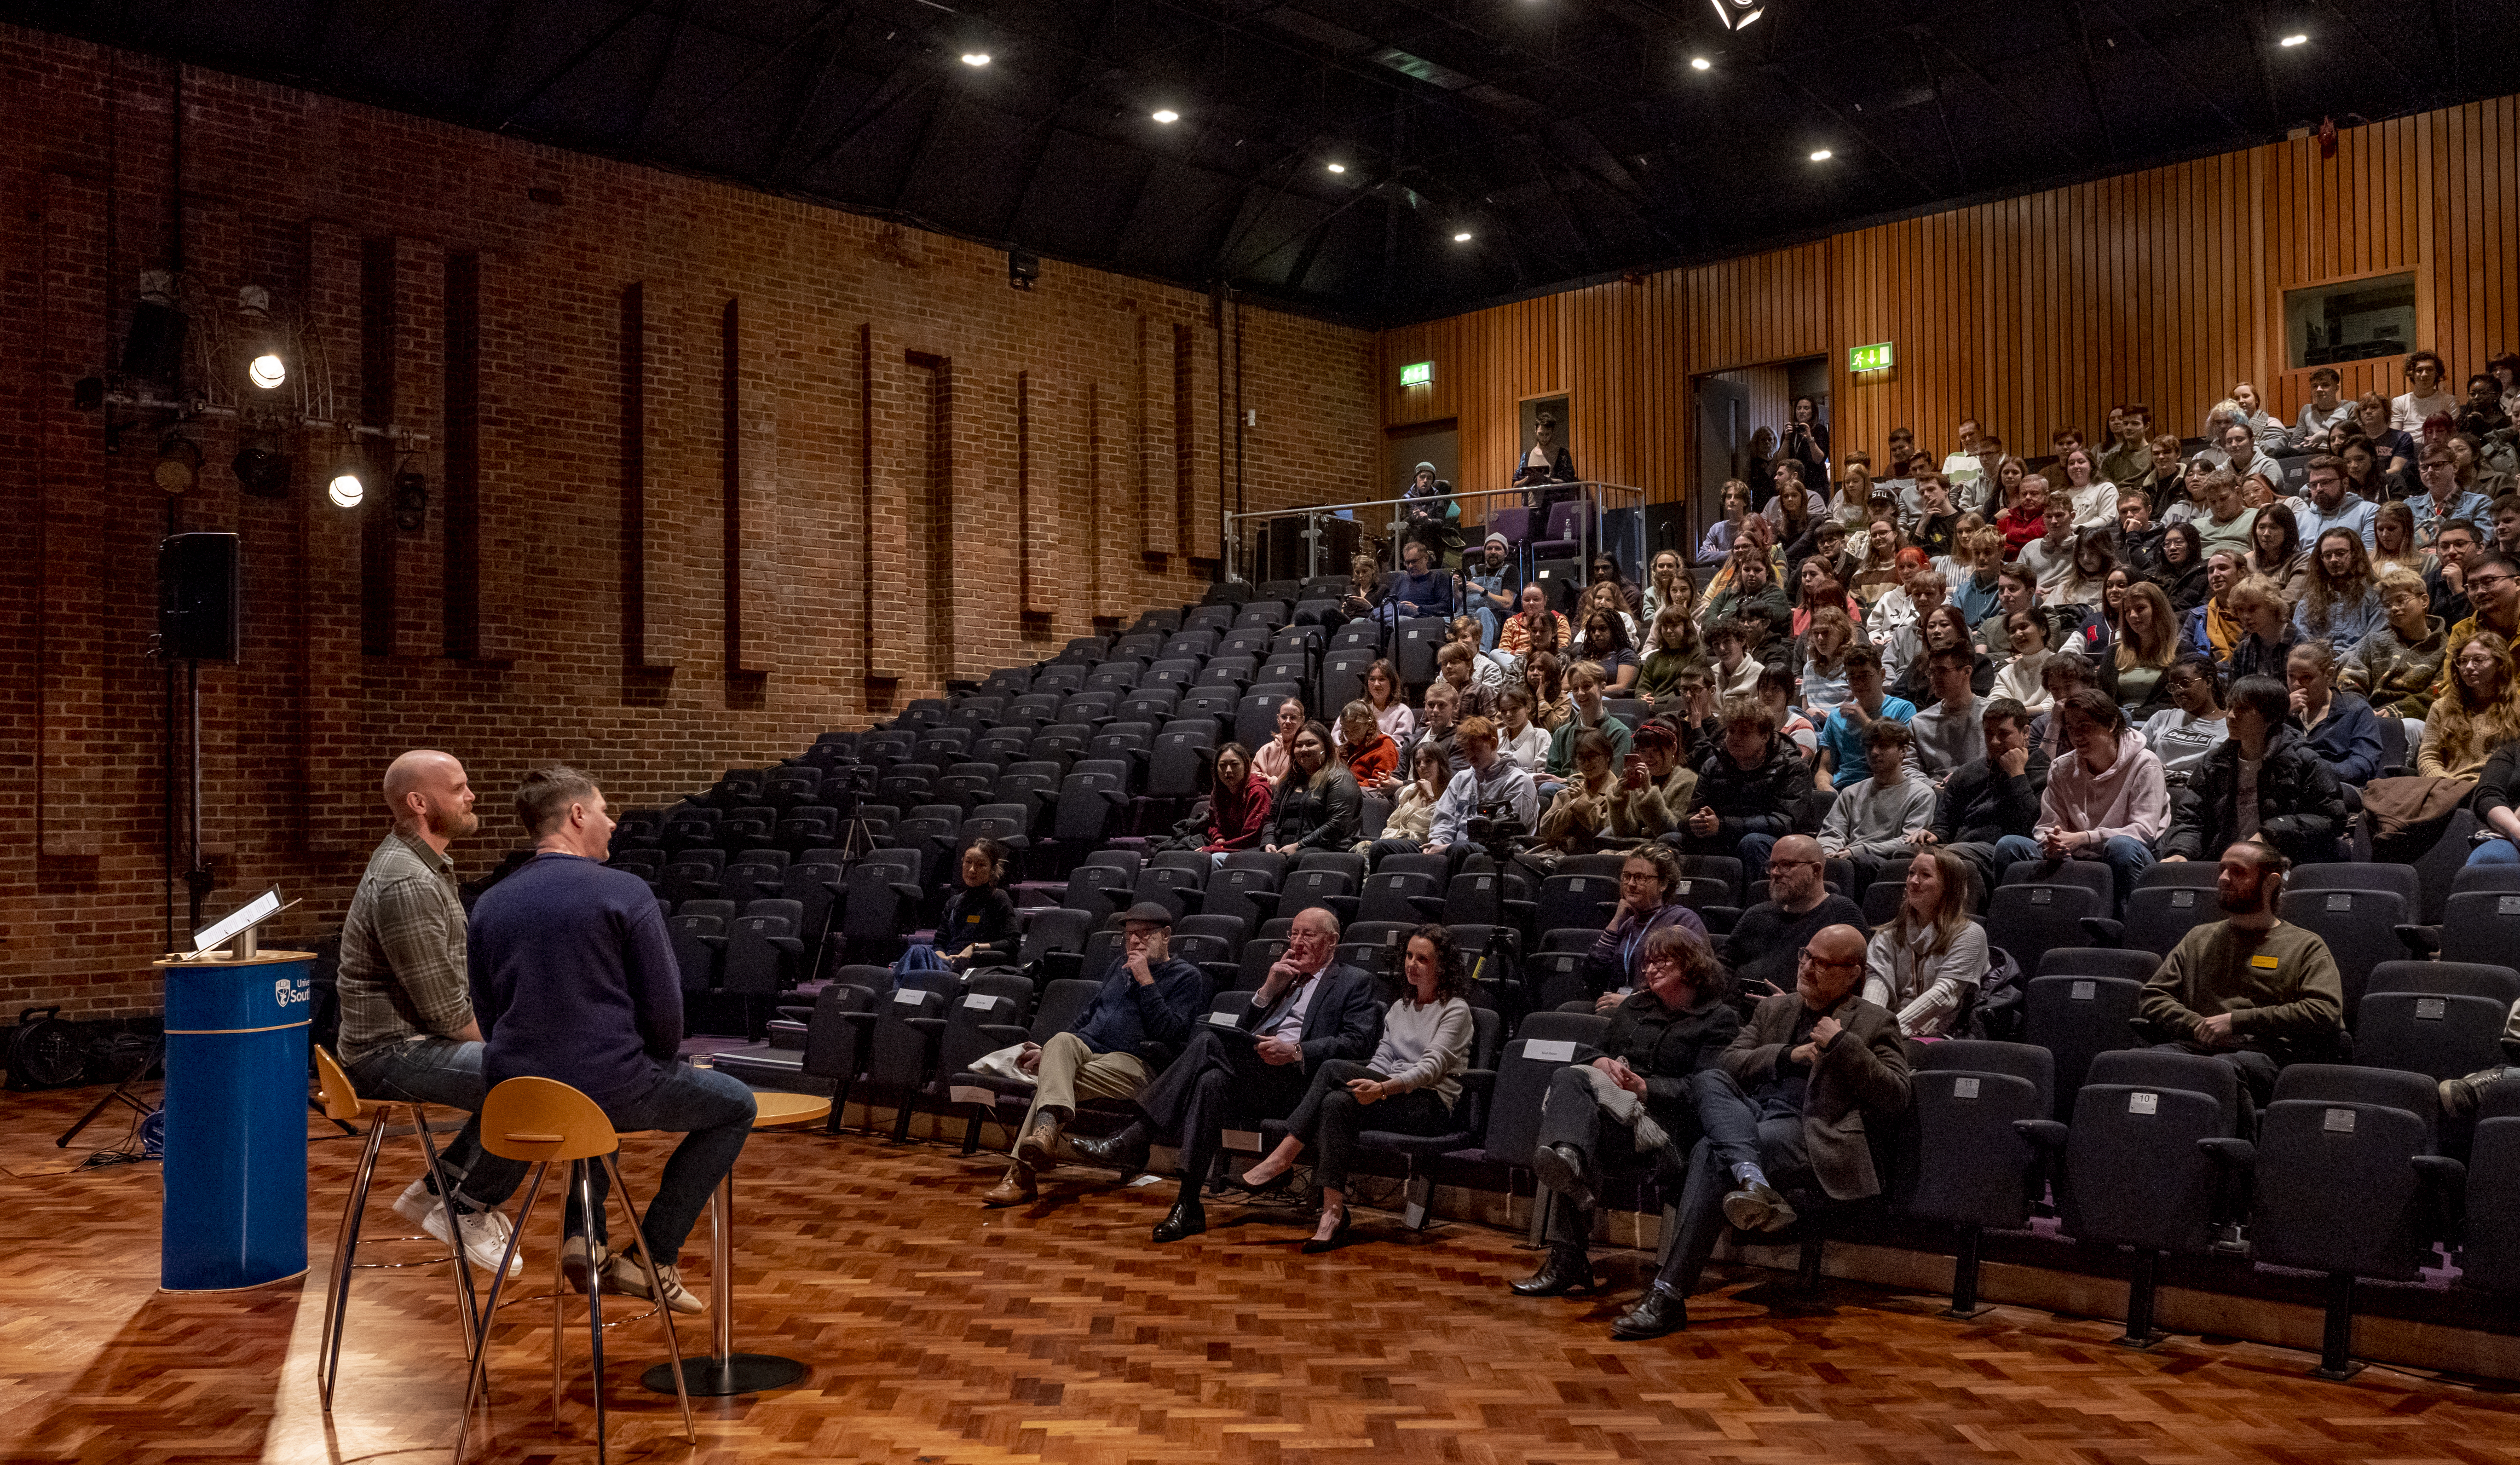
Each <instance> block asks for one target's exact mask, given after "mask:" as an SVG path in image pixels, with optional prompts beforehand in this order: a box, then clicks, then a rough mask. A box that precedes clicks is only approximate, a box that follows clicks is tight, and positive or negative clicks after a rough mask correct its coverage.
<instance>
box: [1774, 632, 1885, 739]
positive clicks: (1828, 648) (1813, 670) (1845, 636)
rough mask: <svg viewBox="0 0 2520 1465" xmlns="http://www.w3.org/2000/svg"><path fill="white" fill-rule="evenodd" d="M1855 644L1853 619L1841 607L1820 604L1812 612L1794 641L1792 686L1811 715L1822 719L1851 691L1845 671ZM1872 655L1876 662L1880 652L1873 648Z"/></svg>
mask: <svg viewBox="0 0 2520 1465" xmlns="http://www.w3.org/2000/svg"><path fill="white" fill-rule="evenodd" d="M1855 646H1856V630H1855V622H1854V621H1852V620H1850V619H1849V618H1848V617H1847V616H1846V614H1845V613H1844V612H1843V611H1840V610H1838V609H1836V608H1834V607H1831V606H1823V607H1822V608H1821V609H1820V610H1818V611H1816V612H1814V613H1813V615H1812V617H1811V622H1810V629H1809V630H1808V631H1806V632H1804V633H1803V637H1802V640H1801V641H1800V642H1799V643H1797V644H1796V646H1795V650H1796V652H1797V653H1798V654H1797V659H1796V662H1795V667H1794V671H1795V677H1794V682H1795V686H1796V687H1797V688H1798V689H1799V691H1800V697H1801V702H1802V705H1803V708H1804V710H1805V711H1807V712H1809V713H1810V715H1811V716H1813V717H1815V718H1819V719H1823V720H1825V719H1826V718H1827V717H1828V716H1829V714H1831V713H1833V712H1835V711H1836V710H1837V709H1838V708H1839V707H1840V706H1842V705H1844V704H1845V702H1846V700H1847V698H1848V697H1849V696H1850V695H1851V693H1850V691H1849V689H1848V686H1847V676H1846V673H1847V667H1848V666H1849V665H1850V664H1851V659H1852V658H1851V653H1852V652H1853V651H1854V650H1855ZM1866 649H1868V650H1869V649H1870V648H1869V647H1867V648H1866ZM1872 659H1873V661H1874V662H1875V663H1876V664H1877V663H1878V662H1879V661H1880V659H1881V658H1880V653H1879V652H1878V651H1875V652H1873V653H1872Z"/></svg>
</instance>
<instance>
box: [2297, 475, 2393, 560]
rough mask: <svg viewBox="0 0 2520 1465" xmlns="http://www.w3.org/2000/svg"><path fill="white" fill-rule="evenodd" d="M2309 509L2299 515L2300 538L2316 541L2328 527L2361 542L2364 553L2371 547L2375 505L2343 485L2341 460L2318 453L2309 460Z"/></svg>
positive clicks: (2307, 497) (2315, 542) (2376, 508)
mask: <svg viewBox="0 0 2520 1465" xmlns="http://www.w3.org/2000/svg"><path fill="white" fill-rule="evenodd" d="M2308 471H2309V475H2310V480H2309V489H2310V491H2309V493H2308V494H2307V495H2305V498H2306V499H2307V500H2308V505H2309V511H2308V512H2307V513H2305V514H2304V515H2303V516H2302V521H2301V524H2300V529H2301V534H2302V537H2303V538H2304V539H2306V540H2309V541H2310V542H2311V543H2313V544H2317V543H2318V539H2319V537H2320V536H2321V535H2323V534H2325V533H2326V532H2327V531H2328V530H2330V529H2343V530H2346V531H2348V532H2350V533H2352V534H2353V535H2354V537H2355V538H2357V539H2359V540H2361V541H2362V542H2363V549H2364V550H2365V551H2366V552H2367V551H2368V550H2370V548H2371V546H2372V540H2371V521H2372V517H2373V516H2374V515H2375V514H2376V513H2377V512H2378V511H2379V510H2378V507H2377V506H2376V505H2374V504H2372V503H2371V501H2369V500H2368V499H2365V498H2363V496H2362V495H2361V494H2358V493H2354V492H2351V491H2350V490H2348V489H2347V488H2346V486H2345V461H2344V460H2343V459H2341V458H2335V457H2332V456H2330V455H2328V454H2325V453H2321V454H2319V455H2318V457H2316V458H2313V459H2312V460H2311V461H2310V467H2309V470H2308Z"/></svg>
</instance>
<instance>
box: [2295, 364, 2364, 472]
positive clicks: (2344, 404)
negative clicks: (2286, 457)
mask: <svg viewBox="0 0 2520 1465" xmlns="http://www.w3.org/2000/svg"><path fill="white" fill-rule="evenodd" d="M2342 379H2343V378H2342V377H2339V376H2338V375H2337V373H2336V368H2334V367H2325V366H2323V367H2320V368H2318V370H2317V371H2314V372H2312V373H2311V374H2310V400H2309V401H2307V402H2305V403H2303V404H2302V408H2301V415H2300V416H2299V417H2298V418H2296V419H2294V420H2293V424H2292V430H2291V431H2290V432H2288V433H2286V434H2284V441H2285V443H2286V444H2287V445H2288V446H2291V447H2293V448H2297V449H2301V450H2304V451H2307V452H2313V453H2332V452H2334V451H2335V447H2334V435H2335V433H2336V431H2337V429H2338V428H2340V427H2343V426H2346V425H2349V424H2350V423H2352V422H2353V421H2354V404H2353V403H2351V402H2348V401H2345V400H2344V399H2342V398H2340V397H2339V396H2337V394H2336V388H2337V385H2338V384H2339V382H2340V381H2341V380H2342Z"/></svg>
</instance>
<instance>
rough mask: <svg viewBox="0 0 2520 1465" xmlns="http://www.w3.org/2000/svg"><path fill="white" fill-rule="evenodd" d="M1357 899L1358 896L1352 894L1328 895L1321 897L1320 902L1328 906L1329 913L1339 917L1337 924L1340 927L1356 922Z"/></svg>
mask: <svg viewBox="0 0 2520 1465" xmlns="http://www.w3.org/2000/svg"><path fill="white" fill-rule="evenodd" d="M1358 900H1359V898H1358V897H1356V896H1352V895H1329V896H1324V897H1322V903H1323V904H1324V905H1326V906H1328V907H1329V908H1330V911H1331V913H1332V914H1334V915H1336V916H1337V917H1338V918H1339V925H1340V926H1342V927H1346V926H1352V925H1355V924H1356V908H1357V902H1358Z"/></svg>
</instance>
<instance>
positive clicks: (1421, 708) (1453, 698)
mask: <svg viewBox="0 0 2520 1465" xmlns="http://www.w3.org/2000/svg"><path fill="white" fill-rule="evenodd" d="M1461 705H1462V694H1461V693H1460V692H1458V691H1456V690H1454V689H1453V684H1452V683H1450V682H1447V681H1445V680H1444V679H1443V678H1441V677H1438V678H1436V679H1435V680H1434V681H1432V682H1430V683H1428V684H1426V695H1425V696H1424V698H1422V699H1421V700H1420V701H1419V703H1418V740H1417V741H1416V742H1413V743H1411V744H1410V745H1409V756H1411V757H1415V756H1416V754H1417V751H1418V749H1419V748H1433V749H1435V750H1436V751H1438V752H1440V753H1442V754H1443V755H1444V760H1445V761H1446V762H1448V763H1459V762H1461V761H1462V750H1461V748H1460V747H1459V746H1458V745H1457V744H1456V743H1455V741H1454V732H1453V730H1454V729H1455V728H1456V727H1458V726H1460V720H1459V716H1458V712H1459V709H1460V707H1461ZM1396 781H1398V780H1397V779H1388V780H1386V782H1396Z"/></svg>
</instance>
